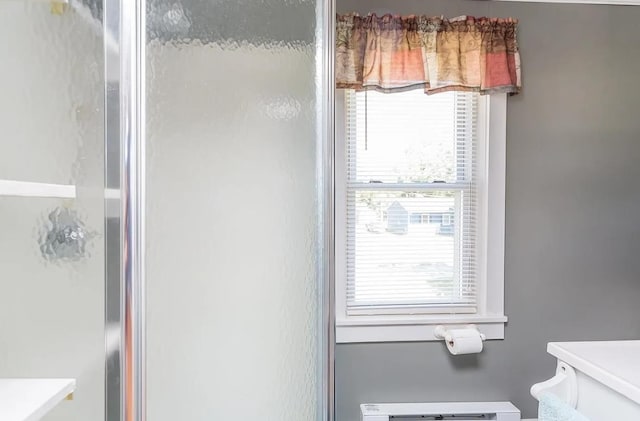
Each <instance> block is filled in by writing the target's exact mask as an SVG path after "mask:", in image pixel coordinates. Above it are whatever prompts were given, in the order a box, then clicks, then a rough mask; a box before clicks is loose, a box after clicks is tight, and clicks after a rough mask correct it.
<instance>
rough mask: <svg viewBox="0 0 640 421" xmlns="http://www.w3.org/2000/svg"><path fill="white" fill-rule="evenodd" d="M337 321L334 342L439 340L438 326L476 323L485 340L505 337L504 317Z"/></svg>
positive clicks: (352, 319)
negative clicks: (437, 336)
mask: <svg viewBox="0 0 640 421" xmlns="http://www.w3.org/2000/svg"><path fill="white" fill-rule="evenodd" d="M354 319H355V317H354V318H350V319H346V320H345V319H343V320H338V321H337V322H336V342H337V343H339V344H340V343H363V342H425V341H438V339H436V338H435V336H434V334H433V332H434V330H435V328H436V326H438V325H444V326H446V327H450V328H451V327H464V326H465V325H467V324H475V325H476V326H477V327H478V329H479V330H480V332H482V333H484V334H485V336H486V337H487V339H504V325H505V323H506V322H507V317H506V316H496V315H490V316H479V315H454V316H435V317H422V318H394V319H388V318H385V319H381V318H377V319H365V320H354Z"/></svg>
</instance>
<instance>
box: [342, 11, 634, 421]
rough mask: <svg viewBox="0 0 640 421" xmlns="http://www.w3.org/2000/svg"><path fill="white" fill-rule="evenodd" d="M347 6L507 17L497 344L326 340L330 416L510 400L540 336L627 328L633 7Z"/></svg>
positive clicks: (351, 419)
mask: <svg viewBox="0 0 640 421" xmlns="http://www.w3.org/2000/svg"><path fill="white" fill-rule="evenodd" d="M338 10H339V12H340V13H344V12H349V11H357V12H359V13H360V14H366V13H368V12H376V13H383V12H393V13H399V14H412V13H414V14H427V15H441V14H442V15H445V16H457V15H461V14H468V15H488V16H502V17H507V16H513V17H516V18H519V19H520V32H519V41H520V47H521V57H522V63H523V86H524V89H523V92H522V93H521V94H520V95H517V96H514V97H511V98H509V106H508V108H509V111H508V123H507V124H508V129H507V136H508V137H507V203H506V210H507V215H506V236H507V238H506V259H505V278H506V299H505V305H506V313H507V315H508V316H509V323H508V325H507V328H506V333H505V340H504V341H492V342H489V343H487V344H486V348H485V351H483V352H482V354H480V355H477V356H470V357H452V356H450V355H449V354H447V353H446V352H445V350H444V349H443V345H442V344H439V343H383V344H343V345H338V347H337V355H336V359H337V361H336V371H337V418H338V421H356V420H358V419H359V418H358V414H359V411H358V405H359V404H360V403H363V402H403V401H405V402H407V401H450V400H510V401H512V402H514V403H515V404H516V406H518V407H519V408H520V409H521V410H522V411H523V415H524V416H525V417H535V416H536V402H535V401H534V400H533V399H532V398H531V397H530V396H529V392H528V390H529V387H530V386H531V384H533V383H535V382H538V381H541V380H544V379H546V378H548V377H550V376H551V375H552V374H553V371H554V368H555V361H554V359H553V358H552V357H551V356H549V355H548V354H546V351H545V348H546V343H547V342H550V341H566V340H606V339H638V338H640V220H639V217H640V182H639V181H638V180H640V164H639V162H638V161H639V160H640V116H639V115H638V114H639V110H640V84H639V83H638V82H637V81H636V78H638V75H640V31H638V30H637V22H638V21H640V7H630V6H595V5H547V4H529V3H508V2H507V3H497V2H496V3H493V2H479V1H462V0H444V1H443V0H429V1H425V0H370V1H362V0H359V1H358V0H338Z"/></svg>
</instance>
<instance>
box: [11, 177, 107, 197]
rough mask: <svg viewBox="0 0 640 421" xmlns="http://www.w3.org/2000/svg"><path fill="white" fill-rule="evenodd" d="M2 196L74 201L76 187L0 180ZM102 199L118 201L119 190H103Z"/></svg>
mask: <svg viewBox="0 0 640 421" xmlns="http://www.w3.org/2000/svg"><path fill="white" fill-rule="evenodd" d="M2 196H11V197H46V198H58V199H75V198H76V186H74V185H71V184H50V183H35V182H31V181H15V180H0V197H2ZM104 197H105V198H106V199H109V200H117V199H120V190H119V189H105V193H104Z"/></svg>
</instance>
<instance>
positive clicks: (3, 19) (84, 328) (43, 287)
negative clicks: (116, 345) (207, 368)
mask: <svg viewBox="0 0 640 421" xmlns="http://www.w3.org/2000/svg"><path fill="white" fill-rule="evenodd" d="M101 12H102V1H101V0H92V1H89V0H87V1H82V2H75V3H74V5H73V6H72V5H55V6H52V5H50V4H49V2H40V1H38V2H36V1H22V0H20V1H0V37H1V38H2V40H3V41H2V42H0V92H1V95H0V128H1V131H2V134H1V135H0V139H1V140H0V233H1V234H0V378H8V377H10V378H16V377H17V378H33V377H35V378H51V377H60V378H75V379H76V380H77V389H76V392H75V399H74V400H73V401H65V402H62V403H60V404H59V405H58V406H56V408H54V409H53V410H52V411H51V412H50V413H49V414H48V415H46V416H45V418H43V420H46V421H63V420H64V421H85V420H102V419H104V408H105V399H104V382H105V376H104V361H105V342H104V301H105V295H104V290H105V278H104V268H105V257H104V211H103V209H104V182H103V180H104V177H103V173H104V152H103V151H104V106H103V104H104V94H103V92H104V83H105V77H104V71H103V68H104V59H103V31H102V27H101V19H102V16H101ZM13 403H14V402H12V404H13ZM0 418H2V417H0ZM3 419H4V418H3Z"/></svg>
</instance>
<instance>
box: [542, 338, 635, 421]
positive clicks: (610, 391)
mask: <svg viewBox="0 0 640 421" xmlns="http://www.w3.org/2000/svg"><path fill="white" fill-rule="evenodd" d="M547 352H549V354H551V355H553V356H554V357H556V358H557V359H558V370H557V371H556V376H555V377H554V378H553V379H550V380H548V381H546V382H543V383H539V384H537V385H534V386H533V387H532V388H531V393H532V394H533V395H534V396H536V397H539V396H540V395H541V394H542V393H544V392H545V391H548V392H551V393H554V394H556V395H557V396H558V397H560V398H561V399H563V400H564V401H565V402H567V403H568V404H570V406H573V407H574V408H575V409H576V410H577V411H578V412H580V413H581V414H583V415H584V416H585V417H587V418H588V419H589V420H591V421H623V420H629V421H631V420H640V341H601V342H599V341H596V342H551V343H549V345H548V347H547Z"/></svg>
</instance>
